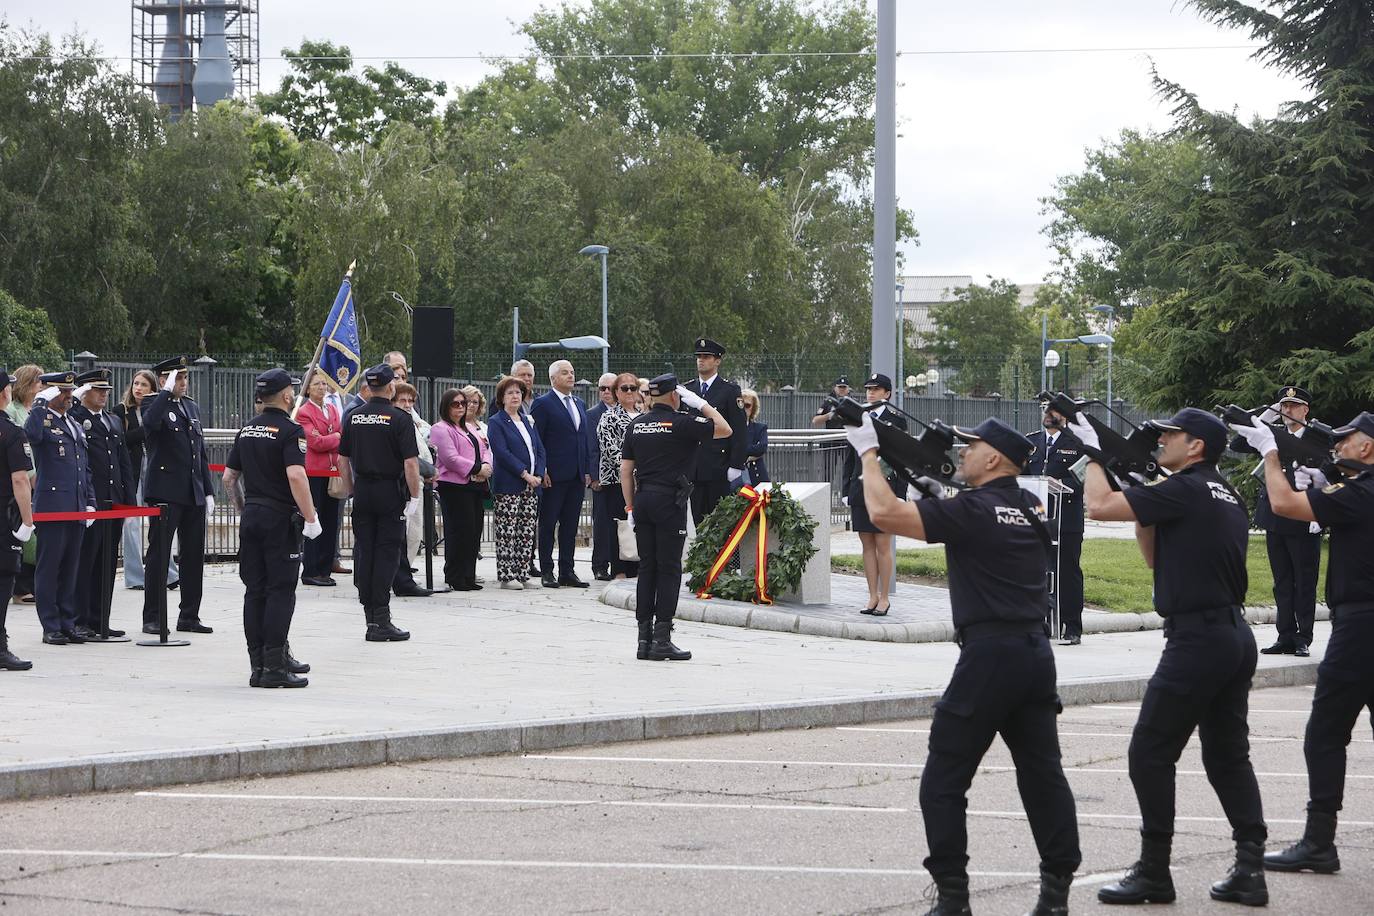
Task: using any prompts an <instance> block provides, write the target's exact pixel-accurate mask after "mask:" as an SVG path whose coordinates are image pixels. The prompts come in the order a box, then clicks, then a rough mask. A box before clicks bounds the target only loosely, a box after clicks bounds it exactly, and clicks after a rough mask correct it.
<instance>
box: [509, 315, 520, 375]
mask: <svg viewBox="0 0 1374 916" xmlns="http://www.w3.org/2000/svg"><path fill="white" fill-rule="evenodd" d="M519 358H520V306H518V305H517V306H515V307H513V308H512V309H511V319H510V361H511V362H512V363H513V362H515V361H516V360H517V359H519Z"/></svg>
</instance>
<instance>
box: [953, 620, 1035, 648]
mask: <svg viewBox="0 0 1374 916" xmlns="http://www.w3.org/2000/svg"><path fill="white" fill-rule="evenodd" d="M1016 633H1025V634H1027V635H1032V636H1049V635H1050V628H1049V625H1048V624H1046V623H1045V622H1044V621H1043V620H989V621H987V622H986V623H971V624H969V625H968V626H966V627H960V628H959V629H958V630H956V631H955V632H954V644H955V645H957V646H959V647H960V648H963V647H964V646H965V645H967V644H968V643H970V642H972V641H974V640H975V639H986V638H988V637H989V636H1007V635H1012V634H1016Z"/></svg>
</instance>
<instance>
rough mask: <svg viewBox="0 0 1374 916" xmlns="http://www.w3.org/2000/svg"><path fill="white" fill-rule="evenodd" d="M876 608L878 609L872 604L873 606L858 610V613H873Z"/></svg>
mask: <svg viewBox="0 0 1374 916" xmlns="http://www.w3.org/2000/svg"><path fill="white" fill-rule="evenodd" d="M877 609H878V606H877V605H876V604H875V605H873V607H866V608H864V609H863V610H862V611H859V613H860V614H872V613H873V612H874V611H876V610H877Z"/></svg>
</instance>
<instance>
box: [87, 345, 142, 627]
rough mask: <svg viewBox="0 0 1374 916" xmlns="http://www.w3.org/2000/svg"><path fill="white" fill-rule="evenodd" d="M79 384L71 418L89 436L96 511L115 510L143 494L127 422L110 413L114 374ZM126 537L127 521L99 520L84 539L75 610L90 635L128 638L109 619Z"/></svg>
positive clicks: (103, 372)
mask: <svg viewBox="0 0 1374 916" xmlns="http://www.w3.org/2000/svg"><path fill="white" fill-rule="evenodd" d="M76 384H77V385H79V386H80V387H78V388H77V389H76V392H75V393H74V395H73V397H74V398H75V399H76V402H75V403H73V404H72V408H71V411H70V414H71V418H72V419H73V420H75V421H76V422H77V424H78V425H80V427H81V432H82V435H84V436H85V437H86V451H87V454H88V455H89V456H90V464H91V483H92V485H93V486H94V487H95V507H96V508H97V509H112V508H114V506H116V505H126V504H130V503H132V502H133V501H134V494H135V493H136V492H137V491H138V481H137V480H135V479H134V471H133V463H132V461H131V460H130V458H129V449H128V446H126V445H125V444H124V424H123V423H122V422H121V421H120V419H119V417H116V416H115V415H114V414H112V413H110V412H109V410H108V409H107V406H108V404H109V400H110V391H111V390H112V389H113V388H114V386H113V385H111V384H110V370H109V369H92V370H91V371H89V372H83V373H81V374H80V375H78V376H77V377H76ZM123 533H124V520H123V519H118V518H115V519H96V520H95V521H94V523H93V524H92V525H91V526H90V527H89V528H87V529H86V533H85V535H84V536H83V538H82V540H81V567H80V572H79V574H78V580H77V586H76V606H77V608H79V609H80V613H81V614H82V615H83V616H82V621H81V622H82V624H83V626H84V628H85V630H89V631H90V633H91V636H99V635H100V634H101V632H102V631H104V633H105V635H106V636H108V637H111V638H117V637H120V636H123V635H124V631H123V630H111V629H109V620H108V619H106V618H105V614H106V613H108V611H109V608H110V600H111V597H112V596H113V595H114V580H115V544H116V543H117V542H118V541H119V539H120V538H121V537H122V536H123ZM89 638H90V637H88V639H89Z"/></svg>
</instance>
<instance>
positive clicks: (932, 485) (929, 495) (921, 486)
mask: <svg viewBox="0 0 1374 916" xmlns="http://www.w3.org/2000/svg"><path fill="white" fill-rule="evenodd" d="M910 490H911V498H912V499H938V498H940V496H941V495H943V494H944V492H945V485H944V484H942V483H940V481H938V480H936V479H935V478H934V477H917V478H916V486H914V487H911V488H910Z"/></svg>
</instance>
